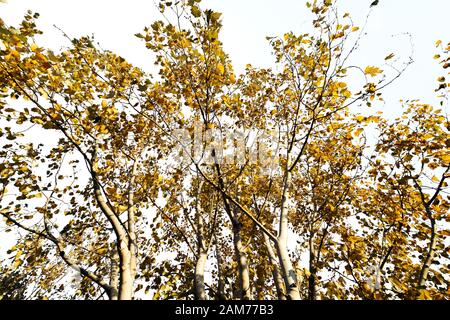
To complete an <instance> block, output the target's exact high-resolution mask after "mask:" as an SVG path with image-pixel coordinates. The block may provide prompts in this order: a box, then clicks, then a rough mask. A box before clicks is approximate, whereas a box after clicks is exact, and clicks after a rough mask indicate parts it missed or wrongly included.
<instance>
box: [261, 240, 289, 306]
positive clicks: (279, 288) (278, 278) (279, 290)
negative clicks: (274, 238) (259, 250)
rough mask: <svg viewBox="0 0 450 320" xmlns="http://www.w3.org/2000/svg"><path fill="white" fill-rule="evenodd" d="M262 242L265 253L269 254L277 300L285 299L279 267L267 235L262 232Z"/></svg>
mask: <svg viewBox="0 0 450 320" xmlns="http://www.w3.org/2000/svg"><path fill="white" fill-rule="evenodd" d="M264 244H265V245H266V249H267V253H268V255H269V259H270V263H271V264H272V266H273V270H272V277H273V282H274V283H275V289H276V291H277V297H278V300H286V295H285V294H284V288H283V278H282V277H281V275H280V269H279V267H278V262H277V257H276V255H275V252H274V251H273V248H272V244H271V243H270V239H269V236H268V235H267V234H266V233H264Z"/></svg>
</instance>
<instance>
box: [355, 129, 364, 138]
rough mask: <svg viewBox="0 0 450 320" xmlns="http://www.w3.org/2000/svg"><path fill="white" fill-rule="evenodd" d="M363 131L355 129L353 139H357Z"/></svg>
mask: <svg viewBox="0 0 450 320" xmlns="http://www.w3.org/2000/svg"><path fill="white" fill-rule="evenodd" d="M363 131H364V129H362V128H359V129H357V130H356V131H355V137H359V136H360V135H361V133H362V132H363Z"/></svg>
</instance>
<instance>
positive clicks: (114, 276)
mask: <svg viewBox="0 0 450 320" xmlns="http://www.w3.org/2000/svg"><path fill="white" fill-rule="evenodd" d="M118 260H119V256H118V254H117V251H114V254H113V255H112V257H111V272H110V279H109V285H110V286H111V290H110V292H109V293H108V296H109V299H110V300H119V289H118V288H119V265H118Z"/></svg>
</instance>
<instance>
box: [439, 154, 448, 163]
mask: <svg viewBox="0 0 450 320" xmlns="http://www.w3.org/2000/svg"><path fill="white" fill-rule="evenodd" d="M441 159H442V161H444V162H446V163H450V154H445V155H443V156H442V158H441Z"/></svg>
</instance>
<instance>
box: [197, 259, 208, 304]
mask: <svg viewBox="0 0 450 320" xmlns="http://www.w3.org/2000/svg"><path fill="white" fill-rule="evenodd" d="M207 257H208V254H207V253H206V252H204V251H201V252H200V253H199V254H198V257H197V263H196V264H195V275H194V286H195V299H196V300H206V290H205V264H206V259H207Z"/></svg>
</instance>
